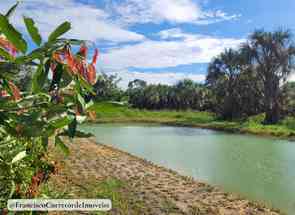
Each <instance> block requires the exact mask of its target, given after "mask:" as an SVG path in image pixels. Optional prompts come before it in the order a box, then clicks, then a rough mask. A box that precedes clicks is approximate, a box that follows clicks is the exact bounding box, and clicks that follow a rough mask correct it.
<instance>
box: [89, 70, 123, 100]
mask: <svg viewBox="0 0 295 215" xmlns="http://www.w3.org/2000/svg"><path fill="white" fill-rule="evenodd" d="M120 81H121V79H120V78H118V77H117V76H116V75H109V76H108V75H107V74H105V73H102V74H100V75H98V76H97V81H96V83H95V84H94V85H93V89H94V91H95V94H96V95H95V97H94V100H95V101H100V102H101V101H121V100H122V99H123V98H124V92H123V90H121V89H120V88H119V87H118V83H119V82H120Z"/></svg>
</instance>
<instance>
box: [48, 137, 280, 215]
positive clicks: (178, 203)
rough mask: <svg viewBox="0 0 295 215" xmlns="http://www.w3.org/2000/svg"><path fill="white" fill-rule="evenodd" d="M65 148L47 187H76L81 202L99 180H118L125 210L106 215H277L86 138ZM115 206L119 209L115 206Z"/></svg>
mask: <svg viewBox="0 0 295 215" xmlns="http://www.w3.org/2000/svg"><path fill="white" fill-rule="evenodd" d="M69 146H70V149H71V154H70V156H69V157H68V158H67V159H65V160H64V161H63V162H62V163H63V164H62V165H61V166H60V171H59V173H58V174H57V175H55V176H53V177H52V179H51V183H53V184H54V186H56V188H58V187H63V186H65V184H66V187H68V188H70V187H75V193H76V195H77V196H78V197H81V198H82V197H87V195H86V196H85V195H84V196H83V192H86V191H87V187H91V186H93V184H95V183H97V182H99V181H101V180H105V179H106V178H115V179H118V180H120V181H123V183H124V184H125V185H126V186H124V187H123V188H122V189H120V191H119V192H120V193H121V194H122V195H123V196H124V198H126V201H127V204H128V205H127V209H126V210H121V209H120V210H119V209H116V208H114V209H113V210H112V211H111V212H109V214H126V215H127V214H128V215H129V214H130V215H133V214H134V215H136V214H140V215H144V214H150V215H164V214H167V215H176V214H187V215H211V214H212V215H215V214H216V215H217V214H218V215H277V214H280V213H279V212H276V211H273V210H271V209H268V208H265V207H263V206H261V205H258V204H256V203H253V202H251V201H248V200H245V199H241V198H239V197H238V196H236V195H234V194H230V193H225V192H223V191H221V190H220V189H219V188H216V187H213V186H210V185H207V184H205V183H199V182H197V181H195V180H193V179H191V178H188V177H183V176H180V175H179V174H177V173H176V172H174V171H171V170H168V169H165V168H162V167H159V166H156V165H154V164H152V163H150V162H147V161H145V160H143V159H140V158H137V157H135V156H132V155H130V154H128V153H125V152H122V151H120V150H117V149H114V148H111V147H109V146H105V145H101V144H96V143H95V141H94V140H92V139H89V138H88V139H86V138H85V139H76V140H75V141H74V143H70V144H69ZM90 189H92V188H90ZM99 197H102V196H99ZM118 207H123V206H122V205H121V206H120V204H119V205H118ZM124 207H125V208H126V206H124ZM124 211H125V212H124ZM126 211H127V212H126Z"/></svg>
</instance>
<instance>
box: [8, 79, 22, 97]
mask: <svg viewBox="0 0 295 215" xmlns="http://www.w3.org/2000/svg"><path fill="white" fill-rule="evenodd" d="M8 84H9V87H10V89H11V90H12V94H13V97H14V100H15V101H17V100H20V99H21V94H20V90H19V89H18V88H17V86H15V85H14V83H12V82H11V81H9V82H8Z"/></svg>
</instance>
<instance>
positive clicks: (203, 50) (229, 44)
mask: <svg viewBox="0 0 295 215" xmlns="http://www.w3.org/2000/svg"><path fill="white" fill-rule="evenodd" d="M159 34H160V35H161V36H162V38H166V39H167V38H174V39H175V38H178V39H177V40H172V41H171V40H169V41H166V40H161V41H155V40H145V41H143V42H141V43H138V44H134V45H126V46H123V47H118V48H112V49H109V50H108V51H107V52H106V53H103V54H102V55H101V61H102V65H109V66H110V67H113V68H116V69H126V68H129V67H136V68H164V67H175V66H179V65H185V64H193V63H208V62H209V61H210V60H211V59H212V57H214V56H216V55H218V54H220V53H221V52H222V51H223V50H224V49H225V48H236V47H238V46H239V45H240V43H241V42H244V40H243V39H234V38H218V37H212V36H207V35H198V34H197V35H193V34H187V33H183V32H182V31H181V30H179V29H172V30H171V29H170V30H168V31H162V32H160V33H159Z"/></svg>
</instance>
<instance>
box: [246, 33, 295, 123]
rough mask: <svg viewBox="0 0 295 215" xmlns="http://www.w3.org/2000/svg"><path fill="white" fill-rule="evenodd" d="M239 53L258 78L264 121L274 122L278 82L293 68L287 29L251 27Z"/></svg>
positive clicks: (294, 54)
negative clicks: (272, 30)
mask: <svg viewBox="0 0 295 215" xmlns="http://www.w3.org/2000/svg"><path fill="white" fill-rule="evenodd" d="M241 53H242V55H243V57H244V58H245V59H246V60H247V61H248V66H249V67H250V69H251V70H255V72H256V73H257V77H258V78H259V80H261V81H262V87H263V90H262V91H263V99H264V101H263V103H264V111H265V113H266V115H265V120H264V122H265V123H266V124H275V123H277V122H278V121H279V120H280V118H281V109H282V108H281V103H282V102H281V99H280V98H281V94H282V89H281V84H282V83H285V82H286V80H287V78H288V76H289V74H290V73H291V72H292V70H293V69H294V66H295V64H294V57H295V45H294V43H293V40H292V35H291V33H290V31H281V30H279V31H276V32H265V31H263V30H259V31H255V32H254V33H253V34H252V35H250V38H249V40H248V42H247V43H245V44H243V45H242V48H241Z"/></svg>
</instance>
